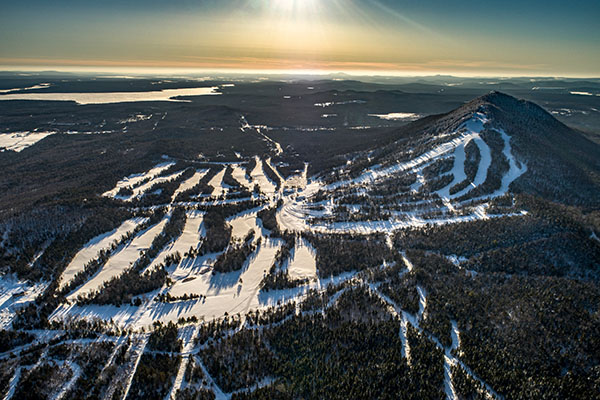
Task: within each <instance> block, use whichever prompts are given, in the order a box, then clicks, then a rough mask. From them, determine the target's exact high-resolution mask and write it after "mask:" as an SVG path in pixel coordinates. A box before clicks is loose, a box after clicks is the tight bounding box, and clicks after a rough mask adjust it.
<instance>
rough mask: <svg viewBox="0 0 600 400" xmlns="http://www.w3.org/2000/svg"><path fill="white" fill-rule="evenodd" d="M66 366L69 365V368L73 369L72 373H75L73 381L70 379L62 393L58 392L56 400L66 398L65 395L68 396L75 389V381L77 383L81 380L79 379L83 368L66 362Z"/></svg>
mask: <svg viewBox="0 0 600 400" xmlns="http://www.w3.org/2000/svg"><path fill="white" fill-rule="evenodd" d="M64 365H68V366H69V368H71V371H73V376H72V377H71V379H69V382H67V384H66V385H64V387H63V388H62V389H61V390H60V392H58V393H57V394H56V396H54V400H61V399H62V398H63V397H64V395H65V394H67V392H68V391H69V390H70V389H71V388H72V387H73V385H74V384H75V381H77V379H79V377H80V376H81V367H80V366H79V365H77V364H76V363H74V362H65V364H64Z"/></svg>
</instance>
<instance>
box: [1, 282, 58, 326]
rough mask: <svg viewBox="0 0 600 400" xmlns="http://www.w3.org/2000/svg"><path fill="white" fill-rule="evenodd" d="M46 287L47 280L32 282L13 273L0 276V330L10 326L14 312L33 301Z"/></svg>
mask: <svg viewBox="0 0 600 400" xmlns="http://www.w3.org/2000/svg"><path fill="white" fill-rule="evenodd" d="M47 287H48V283H47V282H41V283H36V284H33V283H30V282H27V281H20V280H18V279H17V278H16V277H15V276H13V275H4V276H2V277H0V330H2V329H8V328H10V326H11V324H12V321H13V319H14V317H15V312H16V311H17V310H18V309H19V308H21V307H24V306H25V305H27V304H29V303H31V302H33V301H34V300H35V299H36V297H38V296H39V295H41V294H42V293H43V292H44V290H46V288H47Z"/></svg>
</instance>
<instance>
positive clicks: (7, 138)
mask: <svg viewBox="0 0 600 400" xmlns="http://www.w3.org/2000/svg"><path fill="white" fill-rule="evenodd" d="M55 133H56V132H35V131H34V132H28V131H25V132H13V133H1V134H0V151H5V150H11V151H15V152H17V153H18V152H20V151H22V150H24V149H26V148H28V147H30V146H33V145H34V144H36V143H37V142H39V141H40V140H42V139H43V138H45V137H46V136H50V135H54V134H55Z"/></svg>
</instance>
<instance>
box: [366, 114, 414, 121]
mask: <svg viewBox="0 0 600 400" xmlns="http://www.w3.org/2000/svg"><path fill="white" fill-rule="evenodd" d="M369 117H377V118H379V119H384V120H386V121H414V120H416V119H419V118H421V115H420V114H416V113H389V114H369Z"/></svg>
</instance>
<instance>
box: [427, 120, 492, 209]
mask: <svg viewBox="0 0 600 400" xmlns="http://www.w3.org/2000/svg"><path fill="white" fill-rule="evenodd" d="M487 122H489V120H488V119H487V117H486V116H485V115H484V114H482V113H476V114H475V115H474V116H473V118H471V119H470V120H468V121H467V122H466V123H465V124H464V126H465V127H466V128H467V133H466V134H465V135H463V136H462V141H461V143H460V144H459V145H458V146H456V149H455V150H454V165H453V167H452V171H450V173H451V174H452V175H453V176H454V179H453V180H452V182H451V183H450V184H448V185H447V186H446V187H444V188H442V189H440V190H438V191H437V194H438V196H440V197H441V198H443V199H449V198H452V199H453V198H457V197H460V196H462V195H464V194H466V193H468V192H470V191H471V190H473V189H474V188H475V187H477V186H479V185H481V184H483V183H484V182H485V180H486V179H487V172H488V169H489V167H490V165H491V164H492V153H491V150H490V147H489V146H488V145H487V143H485V142H484V141H483V139H481V137H480V136H479V134H480V133H481V131H482V130H483V127H484V125H485V124H486V123H487ZM471 140H473V141H474V142H475V144H476V145H477V147H478V148H479V154H480V156H481V157H480V158H481V159H480V162H479V166H478V168H477V174H476V176H475V179H474V181H473V182H472V184H471V185H469V186H467V187H466V188H464V189H462V190H461V191H459V192H457V193H455V194H453V195H451V194H450V188H452V187H453V186H454V185H456V184H458V183H461V182H463V181H464V180H465V179H467V175H466V174H465V146H466V145H467V144H468V143H469V142H470V141H471Z"/></svg>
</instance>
